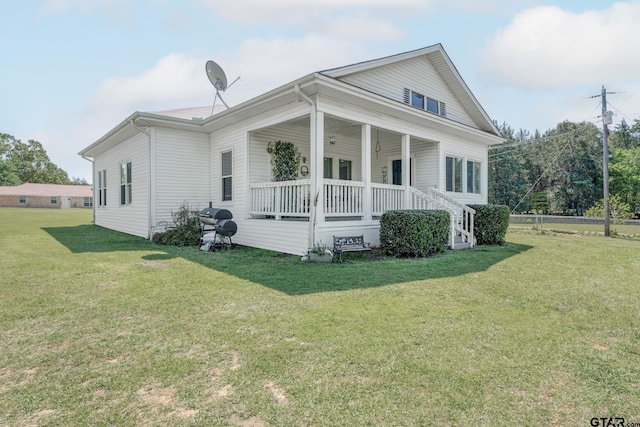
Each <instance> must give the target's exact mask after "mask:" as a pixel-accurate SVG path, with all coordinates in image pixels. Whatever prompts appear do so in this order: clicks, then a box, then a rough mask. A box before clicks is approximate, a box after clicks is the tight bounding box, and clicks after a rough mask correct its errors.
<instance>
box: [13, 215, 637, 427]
mask: <svg viewBox="0 0 640 427" xmlns="http://www.w3.org/2000/svg"><path fill="white" fill-rule="evenodd" d="M90 221H91V212H90V211H85V210H38V209H12V208H1V209H0V265H1V267H2V273H1V277H0V425H3V426H4V425H9V426H25V425H42V426H48V425H51V426H54V425H55V426H59V425H92V426H93V425H119V426H121V425H124V426H126V425H153V426H175V425H214V426H356V425H376V426H378V425H389V426H395V425H401V426H407V425H408V426H412V425H428V426H431V425H444V426H447V425H450V426H458V425H486V426H504V425H545V426H550V425H561V426H574V425H589V422H590V420H591V419H592V418H593V417H625V419H626V421H627V423H630V422H634V421H635V422H640V292H639V288H638V287H639V285H640V282H639V278H640V243H639V242H637V241H628V240H621V239H605V238H599V237H585V236H571V235H566V236H549V235H535V234H525V233H511V234H509V235H508V244H507V245H505V246H503V247H478V248H476V249H474V250H472V251H458V252H447V253H445V254H442V255H439V256H436V257H433V258H429V259H418V260H394V259H384V258H376V257H372V258H370V257H368V256H366V255H365V256H362V257H361V256H357V255H354V256H351V257H348V258H347V262H345V263H343V264H329V265H322V264H307V263H301V262H300V258H299V257H291V256H283V255H281V254H275V253H272V252H267V251H261V250H254V249H247V248H237V249H236V250H233V251H222V252H218V253H205V252H200V251H198V249H197V248H167V247H161V246H156V245H153V244H152V243H149V242H147V241H145V240H143V239H139V238H136V237H132V236H128V235H125V234H120V233H116V232H112V231H109V230H105V229H102V228H100V227H96V226H93V225H91V224H90Z"/></svg>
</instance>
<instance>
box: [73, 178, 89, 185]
mask: <svg viewBox="0 0 640 427" xmlns="http://www.w3.org/2000/svg"><path fill="white" fill-rule="evenodd" d="M71 184H72V185H89V183H88V182H87V180H86V179H84V178H80V177H76V176H74V177H71Z"/></svg>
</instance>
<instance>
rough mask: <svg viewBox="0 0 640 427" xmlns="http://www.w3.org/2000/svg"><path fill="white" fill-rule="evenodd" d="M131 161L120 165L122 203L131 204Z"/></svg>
mask: <svg viewBox="0 0 640 427" xmlns="http://www.w3.org/2000/svg"><path fill="white" fill-rule="evenodd" d="M131 172H132V168H131V162H127V163H122V164H121V165H120V205H122V206H126V205H130V204H131V201H132V191H131V182H132V179H131V178H132V177H131Z"/></svg>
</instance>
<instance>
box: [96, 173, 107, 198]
mask: <svg viewBox="0 0 640 427" xmlns="http://www.w3.org/2000/svg"><path fill="white" fill-rule="evenodd" d="M98 206H107V170H106V169H102V170H101V171H98Z"/></svg>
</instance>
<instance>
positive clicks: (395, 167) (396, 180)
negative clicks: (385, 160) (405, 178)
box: [391, 159, 413, 185]
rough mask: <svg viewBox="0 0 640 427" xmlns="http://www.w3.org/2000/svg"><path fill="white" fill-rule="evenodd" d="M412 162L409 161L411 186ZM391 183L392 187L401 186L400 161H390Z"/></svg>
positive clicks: (410, 183)
mask: <svg viewBox="0 0 640 427" xmlns="http://www.w3.org/2000/svg"><path fill="white" fill-rule="evenodd" d="M412 169H413V162H412V159H409V180H410V182H409V185H413V182H411V181H413V170H412ZM391 183H392V184H393V185H402V160H400V159H399V160H393V161H391Z"/></svg>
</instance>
